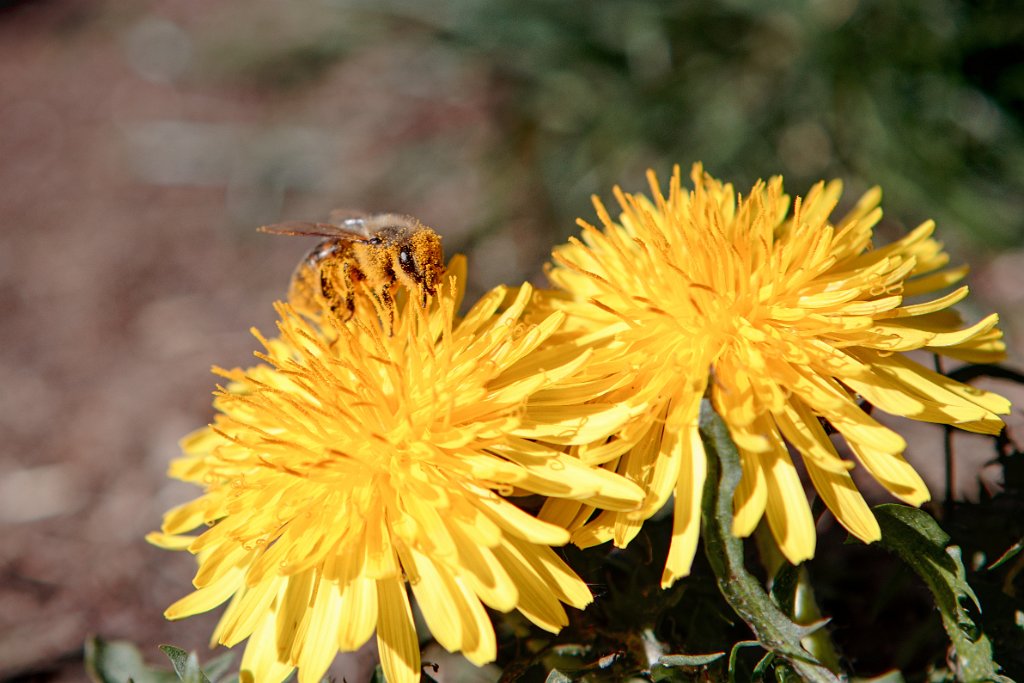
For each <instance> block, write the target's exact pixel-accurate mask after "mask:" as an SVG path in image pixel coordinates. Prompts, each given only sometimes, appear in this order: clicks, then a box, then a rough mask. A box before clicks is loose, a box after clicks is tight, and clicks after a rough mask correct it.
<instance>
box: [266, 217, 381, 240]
mask: <svg viewBox="0 0 1024 683" xmlns="http://www.w3.org/2000/svg"><path fill="white" fill-rule="evenodd" d="M257 230H258V231H259V232H266V233H270V234H272V235H315V236H317V237H341V238H348V239H358V240H362V239H366V238H367V237H368V235H367V234H366V232H365V231H364V230H363V229H362V225H361V222H360V223H354V222H353V221H347V222H346V224H345V225H343V226H342V225H335V224H333V223H309V222H304V221H288V222H286V223H274V224H273V225H261V226H260V227H259V228H257Z"/></svg>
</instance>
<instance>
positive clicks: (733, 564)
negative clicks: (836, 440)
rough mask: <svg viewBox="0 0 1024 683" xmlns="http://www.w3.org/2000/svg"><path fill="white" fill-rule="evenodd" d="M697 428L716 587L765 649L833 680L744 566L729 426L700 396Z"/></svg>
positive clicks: (810, 675) (804, 673)
mask: <svg viewBox="0 0 1024 683" xmlns="http://www.w3.org/2000/svg"><path fill="white" fill-rule="evenodd" d="M700 432H701V437H702V439H703V441H704V448H705V450H706V451H707V461H708V474H707V480H706V481H705V483H704V500H703V504H702V515H701V537H702V539H703V542H704V552H705V554H706V555H707V558H708V563H709V564H710V565H711V569H712V571H713V572H714V574H715V578H716V580H717V582H718V589H719V590H720V591H721V593H722V595H723V596H724V597H725V599H726V602H728V603H729V605H730V606H731V607H732V609H733V611H735V612H736V614H737V615H739V617H740V618H741V619H743V621H745V622H746V623H747V625H748V626H750V628H751V630H753V631H754V633H755V635H756V636H757V638H758V640H759V641H760V642H761V644H762V645H763V646H764V648H765V649H766V650H768V651H769V652H771V653H774V654H775V655H777V656H778V657H781V658H782V659H784V660H785V661H786V662H787V663H788V664H789V665H790V666H791V667H792V668H793V670H794V671H795V672H796V673H797V674H798V675H799V676H801V677H802V678H803V679H804V680H805V681H808V682H809V683H838V681H839V678H838V677H837V676H836V675H835V674H834V673H832V672H831V671H829V670H828V669H827V668H826V667H824V666H822V665H821V664H820V663H819V662H818V661H817V660H816V659H815V658H814V657H813V656H811V654H810V653H809V652H807V651H806V650H805V649H804V648H803V647H802V646H801V644H800V639H801V638H803V637H804V635H805V631H804V629H805V627H801V626H799V625H797V624H795V623H793V621H791V620H790V619H789V617H787V616H786V614H784V613H783V612H782V610H780V609H779V608H778V607H777V606H776V605H775V604H774V603H773V602H772V600H771V597H769V595H768V593H767V592H765V590H764V588H762V587H761V584H760V583H758V581H757V579H755V578H754V577H753V576H752V575H751V574H750V573H749V572H748V571H747V570H746V568H745V567H744V566H743V542H742V541H741V540H740V539H738V538H736V537H735V536H733V534H732V500H733V493H734V491H735V490H736V485H737V484H738V483H739V480H740V474H741V469H740V460H739V453H738V452H737V450H736V446H735V444H733V442H732V439H731V438H730V436H729V430H728V428H727V427H726V426H725V422H723V421H722V418H720V417H719V416H718V415H717V414H716V413H715V411H714V410H713V409H712V407H711V403H710V402H709V401H708V400H707V399H704V400H703V401H702V402H701V411H700Z"/></svg>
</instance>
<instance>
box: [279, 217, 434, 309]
mask: <svg viewBox="0 0 1024 683" xmlns="http://www.w3.org/2000/svg"><path fill="white" fill-rule="evenodd" d="M329 220H330V222H328V223H304V222H289V223H278V224H275V225H265V226H263V227H261V228H259V231H260V232H267V233H272V234H275V235H315V236H318V237H323V238H325V239H324V240H323V241H321V242H320V244H318V245H317V246H316V247H314V248H313V250H312V251H310V252H309V254H308V255H306V257H305V258H304V259H302V261H301V262H300V263H299V265H298V266H297V267H296V268H295V272H294V273H293V274H292V280H291V284H290V285H289V287H288V300H289V302H290V303H291V304H292V306H293V307H295V309H296V310H298V311H299V312H301V313H305V314H307V315H313V316H315V315H317V314H318V313H320V312H322V311H330V312H331V314H333V315H335V316H337V318H338V319H340V320H341V321H343V322H344V321H346V320H348V319H349V318H351V317H352V314H353V313H354V312H355V308H356V296H357V295H358V291H359V288H360V286H361V285H360V283H365V285H366V286H368V287H369V289H370V291H371V292H373V295H374V296H375V297H376V298H377V300H378V302H379V304H380V306H381V308H382V310H383V311H385V312H387V313H388V315H389V316H391V317H393V314H394V297H395V292H396V290H397V289H398V286H399V285H402V286H404V287H405V288H406V289H408V290H409V292H410V294H413V295H415V296H417V297H418V298H419V300H420V302H421V304H422V305H426V299H427V296H429V295H433V294H434V293H435V292H436V291H437V285H438V283H439V282H440V281H441V276H442V275H443V274H444V256H443V253H442V251H441V238H440V237H439V236H438V234H437V233H436V232H434V231H433V230H431V229H430V228H428V227H427V226H425V225H423V223H421V222H420V221H419V220H417V219H416V218H413V217H412V216H404V215H401V214H395V213H380V214H372V215H364V214H353V213H352V212H351V211H333V212H331V216H330V219H329Z"/></svg>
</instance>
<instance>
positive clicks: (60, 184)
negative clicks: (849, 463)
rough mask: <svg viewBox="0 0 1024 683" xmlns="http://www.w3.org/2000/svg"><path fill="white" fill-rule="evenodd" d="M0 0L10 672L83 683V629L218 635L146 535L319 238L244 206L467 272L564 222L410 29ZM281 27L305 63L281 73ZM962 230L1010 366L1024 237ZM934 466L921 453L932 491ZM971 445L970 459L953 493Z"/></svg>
mask: <svg viewBox="0 0 1024 683" xmlns="http://www.w3.org/2000/svg"><path fill="white" fill-rule="evenodd" d="M0 7H2V9H0V533H2V538H3V542H2V544H0V677H4V678H11V677H15V678H19V677H20V679H21V680H28V679H48V678H56V679H61V680H76V679H81V678H83V677H84V673H83V671H82V668H81V661H80V650H81V645H82V642H83V640H84V639H85V638H86V637H87V636H88V635H90V634H100V635H102V636H104V637H105V638H111V639H113V638H128V639H131V640H133V641H135V642H136V643H138V644H139V645H140V646H141V648H142V650H143V652H144V653H146V656H147V657H148V658H150V659H152V660H154V661H156V660H158V659H159V657H160V655H159V653H158V652H156V651H155V650H154V649H153V646H154V645H156V644H157V643H163V642H171V643H174V644H176V645H179V646H182V647H185V648H190V649H191V648H196V649H200V651H201V652H205V650H204V648H205V641H206V639H207V638H208V634H209V633H210V630H211V628H212V625H213V623H214V620H215V616H211V615H207V616H204V617H199V618H193V619H190V620H188V621H185V622H181V623H169V622H166V621H165V620H164V619H163V618H162V616H161V613H162V611H163V610H164V609H165V608H166V607H167V605H169V604H170V603H171V602H173V601H174V600H175V599H177V598H178V597H181V596H182V595H184V594H185V593H186V592H187V591H188V589H189V579H190V577H191V576H192V573H193V569H194V566H193V562H192V560H191V558H190V557H188V556H187V555H185V554H183V553H168V552H165V551H161V550H158V549H155V548H152V547H150V546H148V545H147V544H146V543H145V542H144V541H143V536H144V535H145V534H146V533H147V532H148V531H151V530H153V529H156V528H157V527H158V526H159V523H160V518H161V515H162V513H163V512H164V511H165V510H167V509H168V508H170V507H172V506H173V505H175V504H177V503H180V502H183V501H184V500H186V499H188V498H189V497H191V496H192V495H194V494H195V491H194V490H193V489H192V487H190V486H185V485H182V484H178V483H175V482H171V481H169V480H167V479H166V477H165V471H166V468H167V464H168V462H169V461H170V460H171V459H172V458H173V457H174V456H175V455H176V454H177V445H176V442H177V440H178V439H179V438H180V437H181V436H183V435H184V434H186V433H187V432H189V431H191V430H192V429H194V428H196V427H199V426H201V425H203V424H205V423H206V422H208V421H209V420H210V417H211V409H210V392H211V390H212V388H213V383H214V379H213V377H212V376H210V375H209V367H210V366H211V365H213V364H219V365H224V366H234V365H239V364H246V363H249V362H251V360H252V358H251V352H252V350H253V349H254V348H255V346H256V345H255V343H254V340H253V339H252V337H251V336H250V334H249V332H248V329H249V327H250V326H256V327H258V328H259V329H261V330H263V331H267V332H269V331H272V330H273V323H274V316H273V311H272V309H271V302H272V301H273V300H274V299H275V298H278V297H280V296H281V295H282V294H283V292H284V291H285V288H286V285H287V281H288V277H289V274H290V272H291V270H292V268H293V266H294V265H295V263H296V262H297V261H298V259H299V258H300V257H301V256H302V255H303V254H304V252H305V250H306V249H308V247H309V245H308V244H307V243H304V242H302V241H299V240H294V239H284V238H275V237H271V236H266V235H259V234H257V233H256V232H255V230H254V229H255V227H256V226H258V225H260V224H264V223H272V222H276V221H279V220H284V219H297V220H298V219H304V220H315V219H321V218H323V217H324V216H325V215H326V213H327V212H328V211H329V210H330V209H332V208H336V207H351V208H360V209H366V210H389V211H398V212H404V213H410V214H413V215H416V216H418V217H420V218H421V219H422V220H423V221H424V222H426V223H427V224H429V225H432V226H434V227H436V229H437V230H438V231H439V232H440V233H441V234H442V235H443V236H444V241H445V246H446V249H447V251H448V253H449V254H451V253H454V252H456V251H463V252H466V253H468V255H469V259H470V264H471V273H470V275H471V282H472V283H473V287H474V288H475V291H477V292H480V291H483V290H485V289H487V288H489V287H491V286H493V285H496V284H498V283H501V282H513V283H514V282H516V281H519V280H521V279H523V278H531V279H533V280H534V281H536V282H542V281H543V279H542V277H541V276H540V272H541V264H542V262H543V260H544V258H545V256H546V254H547V250H548V249H549V248H550V245H551V244H552V243H553V241H554V240H561V239H564V238H565V237H566V236H567V235H568V234H571V233H572V232H573V230H574V227H573V225H572V222H571V220H564V219H563V218H562V217H561V216H560V215H559V214H558V213H557V212H552V211H550V210H546V209H545V208H544V207H543V206H538V205H537V204H536V203H535V202H536V200H537V197H536V192H535V191H536V188H537V187H538V186H539V185H540V184H542V182H543V181H542V180H541V179H539V178H536V177H531V176H530V167H529V166H524V167H522V168H520V169H519V171H518V173H519V175H516V174H514V173H511V172H509V171H507V170H506V171H502V172H498V173H495V172H494V170H493V169H494V166H493V163H494V156H495V155H496V154H502V153H505V152H503V150H506V148H504V147H502V145H503V144H505V143H507V142H508V141H507V140H506V139H504V138H503V136H504V134H505V131H506V130H507V128H506V127H504V121H503V117H505V116H506V115H507V114H506V109H505V107H506V104H507V100H506V99H505V98H506V97H507V92H505V91H503V90H502V88H503V87H504V85H503V84H502V83H501V82H497V83H496V82H495V80H494V79H493V78H492V76H493V74H492V73H490V72H489V71H487V70H486V69H483V68H475V67H474V63H473V61H472V60H471V59H470V60H464V61H455V60H451V59H449V58H447V57H446V56H445V54H443V53H440V52H437V48H436V46H435V45H432V44H431V43H429V42H427V41H425V40H423V39H422V38H421V37H417V36H416V34H410V35H409V36H407V39H405V40H378V41H368V42H362V43H359V44H358V45H357V48H354V49H351V50H349V51H346V52H344V54H339V53H334V52H331V51H330V49H326V48H323V47H322V46H319V47H318V44H317V43H316V41H315V40H311V39H309V36H314V37H315V36H316V35H318V32H321V31H322V30H324V25H325V20H323V19H322V18H320V17H319V16H318V14H317V12H316V11H313V10H308V9H307V10H300V9H298V8H296V7H293V5H291V4H288V3H277V2H268V1H266V0H260V1H258V2H241V1H240V0H229V1H227V2H222V3H196V2H185V1H184V0H154V1H152V2H143V3H118V2H106V3H103V2H85V1H76V0H50V1H48V2H23V3H4V4H2V5H0ZM324 7H328V5H324ZM321 9H322V8H321ZM335 21H339V20H337V19H332V20H330V22H335ZM349 21H352V19H351V17H350V18H349ZM330 22H327V23H330ZM347 30H351V31H353V32H355V33H358V32H359V31H360V30H361V29H360V27H359V26H358V25H355V26H353V25H349V26H348V27H347ZM248 36H252V38H251V40H250V39H249V38H248ZM289 43H291V44H298V45H299V46H300V48H302V49H301V50H297V51H296V52H293V54H295V53H298V54H305V55H306V57H307V58H308V59H307V60H306V61H305V62H303V64H305V66H304V67H303V66H301V65H300V67H299V68H297V69H296V68H294V67H291V66H289V67H288V68H289V69H292V71H288V70H287V69H285V70H281V71H280V72H279V71H278V70H277V66H276V65H275V63H274V59H275V57H274V55H276V54H278V53H277V52H276V50H277V49H278V48H280V47H281V45H282V44H289ZM302 50H305V52H303V51H302ZM264 53H266V54H269V55H270V56H269V57H261V56H260V55H263V54H264ZM261 59H263V60H264V61H260V60H261ZM246 60H248V61H246ZM238 63H248V64H252V63H255V64H257V65H259V66H258V68H260V69H262V70H263V71H264V75H266V76H267V78H264V79H253V78H251V77H250V76H249V75H247V74H248V72H246V71H245V70H244V69H240V68H236V67H237V64H238ZM285 66H287V65H285ZM566 96H567V97H571V92H567V93H566ZM798 132H799V131H798ZM811 133H812V135H811V137H812V138H814V135H817V133H815V132H814V131H811ZM786 139H787V140H789V142H787V143H786V144H789V145H792V144H797V145H799V141H798V142H797V143H793V141H792V139H791V138H786ZM653 156H654V155H652V154H640V155H637V156H635V157H633V158H630V159H628V160H627V163H624V164H623V166H622V167H621V168H619V170H618V171H617V173H618V174H619V175H618V177H621V179H622V182H623V184H624V185H625V186H626V189H630V190H633V189H640V190H642V189H644V187H645V185H644V180H643V177H642V173H641V171H642V168H643V167H644V165H645V163H662V164H668V163H672V162H679V163H682V164H683V165H684V168H686V167H687V166H688V165H689V163H690V162H691V161H694V160H695V159H692V158H674V159H662V160H660V161H657V162H656V161H653V160H652V158H653ZM780 158H782V159H785V158H786V156H785V154H783V155H782V157H780ZM789 158H790V160H792V155H791V156H790V157H789ZM800 158H802V157H798V158H797V161H799V159H800ZM725 165H726V166H728V165H727V164H725ZM708 166H709V170H710V171H712V172H713V173H716V174H718V175H725V173H724V172H722V171H721V170H720V169H718V168H716V167H715V166H714V165H713V164H712V163H710V161H709V164H708ZM662 168H664V167H662ZM802 168H804V170H807V169H806V167H802ZM833 168H834V166H830V165H828V164H825V165H822V166H820V167H819V166H815V165H813V164H812V166H811V167H810V171H811V172H820V173H819V174H821V175H828V174H829V172H830V171H831V170H832V169H833ZM779 171H781V172H786V171H787V167H786V164H785V163H784V162H780V164H779V166H777V167H775V168H755V169H752V170H751V171H750V172H751V173H752V174H753V176H755V177H756V176H757V175H764V174H769V173H772V172H779ZM787 177H788V176H787ZM572 182H573V184H574V186H576V187H577V189H578V190H579V192H580V193H581V196H582V197H583V198H584V200H585V195H586V194H587V193H590V192H596V193H601V194H602V195H603V196H605V197H608V196H609V195H610V185H605V184H603V177H602V176H597V175H589V176H588V175H583V176H581V177H578V178H574V179H573V180H572ZM737 182H738V184H739V179H737ZM853 185H854V186H855V187H856V186H857V183H856V182H854V183H853ZM740 186H741V187H742V185H740ZM787 187H788V188H789V189H790V191H791V192H801V191H802V190H803V189H805V188H804V187H801V186H800V185H793V184H789V183H787ZM574 208H576V209H577V213H579V214H580V215H583V216H585V217H588V218H589V217H591V216H592V213H591V212H590V210H589V209H587V208H586V204H585V203H582V202H581V203H579V204H578V205H574ZM927 208H928V207H922V209H921V211H922V215H921V216H920V218H925V217H928V215H929V213H928V211H927ZM553 216H554V217H555V218H553ZM904 218H905V219H906V220H911V219H913V218H917V216H907V217H904ZM555 219H557V220H555ZM959 227H961V226H958V225H951V226H944V225H941V224H940V235H942V236H944V237H950V236H952V237H951V239H950V241H951V242H952V243H954V245H955V247H956V249H957V251H956V260H970V262H972V263H973V264H974V266H975V272H974V274H973V275H972V279H971V283H972V286H973V288H974V291H975V299H974V309H973V311H972V312H973V313H975V314H976V313H978V312H980V311H987V310H990V309H994V310H998V311H1000V312H1001V313H1002V314H1003V316H1004V326H1005V328H1006V329H1007V330H1008V333H1009V335H1010V341H1011V344H1012V345H1013V355H1014V358H1015V359H1017V360H1019V359H1020V358H1021V344H1022V340H1024V330H1022V325H1024V321H1022V318H1021V317H1020V315H1019V314H1020V311H1021V307H1022V305H1024V252H1022V251H1021V250H1020V248H1019V246H1014V245H1011V246H1009V247H1005V248H1001V249H1000V250H999V251H996V250H994V249H993V250H989V249H986V246H985V244H983V243H979V242H976V241H975V242H972V241H971V240H970V239H968V238H963V237H960V236H958V233H957V232H956V231H957V229H958V228H959ZM947 230H948V232H943V231H947ZM921 450H926V451H928V452H930V453H931V454H934V451H932V450H931V446H929V447H927V448H922V449H921ZM938 460H939V459H938V458H935V457H931V458H930V459H928V462H930V463H931V464H925V465H922V467H927V469H928V477H929V481H930V483H932V484H933V485H934V490H935V491H937V492H938V491H940V490H941V485H940V482H941V480H942V474H941V471H940V470H939V469H936V467H935V466H934V465H935V464H936V463H937V461H938ZM981 464H982V463H978V462H975V463H968V464H965V465H964V466H963V469H962V470H961V473H960V478H959V481H960V483H961V489H960V491H959V495H971V494H972V493H974V492H976V489H977V484H976V480H975V478H974V474H975V473H976V471H977V469H978V468H979V466H980V465H981ZM993 478H994V479H996V480H997V479H998V473H995V475H993Z"/></svg>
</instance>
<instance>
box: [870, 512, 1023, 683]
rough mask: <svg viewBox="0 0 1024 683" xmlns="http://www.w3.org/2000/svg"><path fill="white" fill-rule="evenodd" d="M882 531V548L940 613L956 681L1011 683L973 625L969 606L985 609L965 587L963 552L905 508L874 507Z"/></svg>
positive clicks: (924, 517) (927, 517) (936, 527)
mask: <svg viewBox="0 0 1024 683" xmlns="http://www.w3.org/2000/svg"><path fill="white" fill-rule="evenodd" d="M874 510H875V517H877V518H878V524H879V526H880V527H881V528H882V540H881V541H880V543H881V544H882V546H883V547H884V548H886V549H887V550H890V551H892V552H894V553H896V554H897V555H898V556H899V557H900V559H902V560H903V561H904V562H906V563H907V565H909V566H910V568H911V569H913V570H914V572H916V573H917V575H918V576H920V577H921V578H922V579H923V580H924V582H925V584H926V585H927V586H928V589H929V590H930V591H931V593H932V596H933V597H934V598H935V605H936V607H938V609H939V613H940V614H941V615H942V626H943V628H945V629H946V635H948V636H949V641H950V643H951V644H952V645H953V648H954V650H955V651H956V675H957V680H958V681H964V682H965V683H974V682H975V681H979V682H980V681H997V682H999V683H1012V681H1011V680H1010V679H1009V678H1007V677H1005V676H1001V675H999V673H998V671H999V669H1000V667H999V665H998V664H996V662H995V661H994V660H993V659H992V643H991V642H990V641H989V639H988V637H987V636H986V635H985V634H984V633H983V632H982V630H981V628H980V627H979V626H978V624H976V623H975V622H974V620H973V619H972V618H971V615H970V613H969V612H968V610H967V608H966V607H965V604H973V605H974V607H975V609H977V610H978V611H979V612H980V611H981V606H980V605H979V604H978V598H977V596H975V594H974V591H973V590H972V589H971V587H970V585H968V583H967V579H966V570H965V569H964V565H963V562H962V560H961V558H960V549H959V548H958V547H956V546H949V545H947V544H948V543H949V536H948V535H947V534H946V532H945V531H943V530H942V528H941V527H940V526H939V525H938V523H937V522H936V521H935V520H934V519H932V517H931V515H929V514H928V513H926V512H924V511H923V510H918V509H917V508H912V507H908V506H906V505H896V504H887V505H879V506H877V507H875V508H874Z"/></svg>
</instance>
